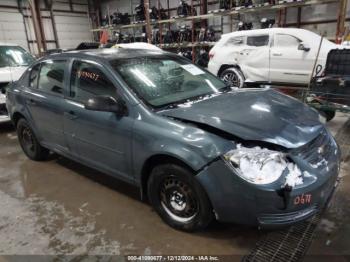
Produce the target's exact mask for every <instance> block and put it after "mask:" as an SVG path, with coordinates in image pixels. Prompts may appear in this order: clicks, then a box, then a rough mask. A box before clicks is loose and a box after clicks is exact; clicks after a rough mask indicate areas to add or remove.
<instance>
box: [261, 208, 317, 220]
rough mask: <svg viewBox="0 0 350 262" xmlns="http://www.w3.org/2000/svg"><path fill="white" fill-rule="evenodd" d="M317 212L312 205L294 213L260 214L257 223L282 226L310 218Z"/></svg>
mask: <svg viewBox="0 0 350 262" xmlns="http://www.w3.org/2000/svg"><path fill="white" fill-rule="evenodd" d="M317 210H318V206H317V205H313V206H311V207H309V208H307V209H303V210H299V211H294V212H288V213H281V214H261V215H260V216H259V217H258V221H259V223H260V224H261V225H264V224H275V225H278V224H284V223H291V222H295V221H299V220H302V219H305V218H306V217H310V216H312V215H314V214H315V213H316V212H317Z"/></svg>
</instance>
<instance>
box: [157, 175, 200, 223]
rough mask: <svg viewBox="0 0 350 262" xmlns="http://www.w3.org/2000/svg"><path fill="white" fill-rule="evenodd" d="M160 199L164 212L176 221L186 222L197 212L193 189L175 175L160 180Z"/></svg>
mask: <svg viewBox="0 0 350 262" xmlns="http://www.w3.org/2000/svg"><path fill="white" fill-rule="evenodd" d="M160 199H161V205H162V207H163V208H164V210H165V212H166V213H167V214H168V215H169V216H170V217H171V218H172V219H173V220H175V221H177V222H181V223H187V222H189V221H191V220H192V219H193V218H194V217H195V216H196V215H197V214H198V210H199V205H198V200H197V198H196V196H195V194H194V191H193V190H192V188H191V187H190V186H189V185H188V184H187V183H185V182H183V181H182V180H181V179H179V178H177V177H175V176H169V177H166V178H165V179H164V180H163V181H162V183H161V186H160Z"/></svg>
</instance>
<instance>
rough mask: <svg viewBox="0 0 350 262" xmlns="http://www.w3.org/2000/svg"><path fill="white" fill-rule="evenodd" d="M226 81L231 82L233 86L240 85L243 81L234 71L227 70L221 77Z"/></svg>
mask: <svg viewBox="0 0 350 262" xmlns="http://www.w3.org/2000/svg"><path fill="white" fill-rule="evenodd" d="M221 79H222V80H223V81H224V82H225V83H229V84H231V85H232V86H235V87H239V86H240V84H241V81H240V79H239V77H238V75H237V74H236V73H234V72H227V73H225V74H224V75H223V76H222V78H221Z"/></svg>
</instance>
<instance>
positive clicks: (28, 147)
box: [17, 118, 50, 161]
mask: <svg viewBox="0 0 350 262" xmlns="http://www.w3.org/2000/svg"><path fill="white" fill-rule="evenodd" d="M17 136H18V140H19V143H20V145H21V147H22V150H23V152H24V153H25V154H26V156H27V157H28V158H30V159H31V160H34V161H42V160H46V159H47V158H48V156H49V153H50V151H49V150H48V149H46V148H44V147H42V146H41V145H40V144H39V142H38V140H37V138H36V136H35V134H34V132H33V130H32V129H31V127H30V126H29V124H28V122H27V121H26V120H25V119H24V118H21V119H20V120H19V121H18V123H17Z"/></svg>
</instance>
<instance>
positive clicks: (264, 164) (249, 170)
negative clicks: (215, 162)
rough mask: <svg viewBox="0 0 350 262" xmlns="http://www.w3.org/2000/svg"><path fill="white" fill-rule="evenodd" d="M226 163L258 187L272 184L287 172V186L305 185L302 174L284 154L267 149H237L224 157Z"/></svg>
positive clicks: (240, 147) (238, 147)
mask: <svg viewBox="0 0 350 262" xmlns="http://www.w3.org/2000/svg"><path fill="white" fill-rule="evenodd" d="M224 159H225V161H226V162H227V163H228V164H229V166H230V167H231V168H233V169H234V170H235V171H236V173H237V174H238V175H239V176H240V177H241V178H243V179H244V180H246V181H248V182H250V183H253V184H258V185H264V184H270V183H273V182H275V181H276V180H278V179H279V178H280V177H281V176H282V174H283V172H285V170H286V172H287V174H288V175H287V176H286V182H285V185H286V184H288V185H290V186H295V185H298V184H301V183H303V180H302V172H301V171H300V169H299V168H298V167H297V166H296V165H295V164H294V163H291V162H289V161H288V160H287V158H286V156H285V154H284V153H281V152H278V151H273V150H269V149H266V148H260V147H254V148H247V147H243V146H241V145H237V148H236V149H234V150H231V151H229V152H227V153H226V154H225V155H224Z"/></svg>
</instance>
